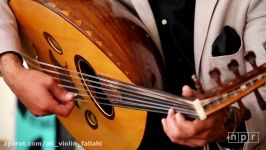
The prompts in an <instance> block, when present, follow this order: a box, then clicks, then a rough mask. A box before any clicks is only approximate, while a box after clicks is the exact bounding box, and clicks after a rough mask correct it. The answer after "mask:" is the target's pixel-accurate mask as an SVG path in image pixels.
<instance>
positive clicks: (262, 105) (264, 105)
mask: <svg viewBox="0 0 266 150" xmlns="http://www.w3.org/2000/svg"><path fill="white" fill-rule="evenodd" d="M254 93H255V96H256V98H257V102H258V104H259V106H260V109H261V110H266V102H265V101H264V100H263V97H262V96H261V94H260V92H259V91H258V90H257V89H256V90H254Z"/></svg>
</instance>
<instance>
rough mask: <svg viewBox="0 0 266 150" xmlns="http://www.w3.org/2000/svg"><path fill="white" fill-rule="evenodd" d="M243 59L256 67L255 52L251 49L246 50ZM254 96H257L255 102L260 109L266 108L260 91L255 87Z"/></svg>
mask: <svg viewBox="0 0 266 150" xmlns="http://www.w3.org/2000/svg"><path fill="white" fill-rule="evenodd" d="M245 59H246V60H247V61H248V62H249V63H250V64H251V66H252V68H253V69H256V68H257V67H258V65H257V63H256V54H255V53H254V52H252V51H248V52H247V54H246V56H245ZM254 93H255V96H256V98H257V102H258V104H259V106H260V109H261V110H266V102H265V101H264V100H263V97H262V96H261V94H260V92H259V91H258V90H257V89H256V90H254Z"/></svg>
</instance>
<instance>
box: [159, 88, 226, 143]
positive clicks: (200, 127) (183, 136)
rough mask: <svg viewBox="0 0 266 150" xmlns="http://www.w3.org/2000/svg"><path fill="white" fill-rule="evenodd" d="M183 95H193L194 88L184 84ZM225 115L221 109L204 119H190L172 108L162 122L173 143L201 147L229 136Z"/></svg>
mask: <svg viewBox="0 0 266 150" xmlns="http://www.w3.org/2000/svg"><path fill="white" fill-rule="evenodd" d="M183 96H186V97H192V96H193V90H191V89H190V88H189V87H188V86H184V87H183ZM225 116H226V115H225V113H224V112H223V111H220V112H217V113H215V114H214V115H212V116H209V117H208V118H207V119H206V120H203V121H201V120H198V119H196V120H193V121H189V120H186V119H185V118H184V117H183V116H182V114H181V113H176V112H175V111H174V110H173V109H170V110H169V112H168V116H167V118H164V119H162V124H163V129H164V131H165V133H166V134H167V136H168V137H169V138H170V140H171V141H172V142H173V143H176V144H182V145H186V146H190V147H200V146H204V145H205V144H207V143H209V142H212V141H218V140H224V139H225V138H226V137H227V135H228V129H226V128H225V126H224V123H225V119H226V117H225Z"/></svg>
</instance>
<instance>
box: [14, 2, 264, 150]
mask: <svg viewBox="0 0 266 150" xmlns="http://www.w3.org/2000/svg"><path fill="white" fill-rule="evenodd" d="M9 3H10V6H11V8H12V10H13V12H14V14H15V16H16V18H17V21H18V23H19V27H20V32H21V37H22V43H23V46H24V51H23V52H22V54H23V56H24V58H25V60H26V61H27V63H28V65H29V67H30V68H31V69H37V70H40V71H43V72H45V73H47V74H49V75H51V76H52V77H53V78H54V79H55V80H57V81H58V83H59V85H60V86H62V87H64V88H66V89H67V90H69V91H71V92H73V93H76V94H77V97H76V98H75V108H74V110H73V111H72V112H71V114H70V116H69V117H67V118H63V117H60V116H58V118H59V120H60V121H61V123H62V124H63V125H64V126H65V128H66V129H67V130H68V131H69V133H70V134H71V135H72V136H73V137H74V138H75V139H76V140H77V141H78V142H80V143H82V142H84V141H102V145H101V147H98V148H99V149H137V148H138V147H139V146H140V145H141V144H142V141H143V138H145V131H146V129H147V128H148V126H147V122H148V120H149V116H151V115H152V113H167V111H168V110H169V109H170V108H173V109H174V110H176V111H178V112H181V113H182V114H184V115H185V116H187V117H190V118H195V119H201V120H203V119H206V118H207V117H208V116H210V115H211V114H213V113H215V112H217V111H219V110H221V109H224V108H226V107H228V106H229V105H231V104H233V103H235V102H238V104H239V106H240V108H242V109H246V108H245V106H244V105H243V103H242V101H241V98H243V97H245V96H246V95H248V94H249V93H251V92H255V94H256V95H257V97H258V99H259V100H258V101H259V103H260V106H261V108H262V109H265V108H266V107H265V106H266V105H265V101H264V100H263V99H262V98H261V97H260V93H259V92H258V91H257V90H256V89H258V88H259V87H261V86H263V85H264V84H265V83H266V64H263V65H261V66H257V65H256V64H255V63H254V60H255V55H254V53H252V52H250V53H248V55H247V56H246V57H247V60H248V61H250V62H251V64H252V66H253V67H254V68H255V69H254V70H253V71H250V72H248V73H246V74H245V75H242V76H240V74H239V73H238V70H237V66H238V64H237V62H236V61H232V62H231V63H230V64H229V65H228V66H229V69H230V70H232V71H233V72H234V73H235V75H236V77H237V79H236V80H233V81H229V82H226V83H222V82H221V80H220V74H221V73H220V72H219V70H218V69H217V68H216V69H214V70H212V71H211V72H210V75H211V77H212V78H213V79H214V81H215V82H216V83H217V84H218V87H217V88H214V89H212V90H209V91H203V90H202V88H201V86H200V83H199V81H198V80H196V85H197V87H198V94H197V96H196V98H191V99H188V98H183V97H179V96H176V95H172V94H169V93H166V92H163V91H160V89H162V87H163V83H162V71H161V70H162V67H163V60H162V58H161V55H160V53H159V51H158V50H157V49H156V45H155V44H154V43H153V41H152V39H151V37H150V36H149V34H148V33H147V31H146V30H145V27H144V26H143V24H142V22H141V21H139V19H138V18H137V17H136V16H134V15H133V13H132V12H131V11H130V10H128V9H127V8H125V7H124V6H123V5H121V4H120V3H119V2H118V1H108V0H75V2H73V1H71V0H11V1H10V2H9ZM246 112H248V110H247V109H246ZM247 114H249V113H247ZM247 118H248V117H247ZM83 146H84V147H85V148H88V149H93V148H95V149H97V147H90V146H86V145H83Z"/></svg>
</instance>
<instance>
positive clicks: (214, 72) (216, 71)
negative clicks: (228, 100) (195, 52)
mask: <svg viewBox="0 0 266 150" xmlns="http://www.w3.org/2000/svg"><path fill="white" fill-rule="evenodd" d="M209 74H210V76H211V78H212V79H213V80H214V81H215V82H216V84H217V85H218V86H219V87H222V85H223V84H222V81H221V72H220V70H219V69H218V68H213V70H211V71H210V72H209Z"/></svg>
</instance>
